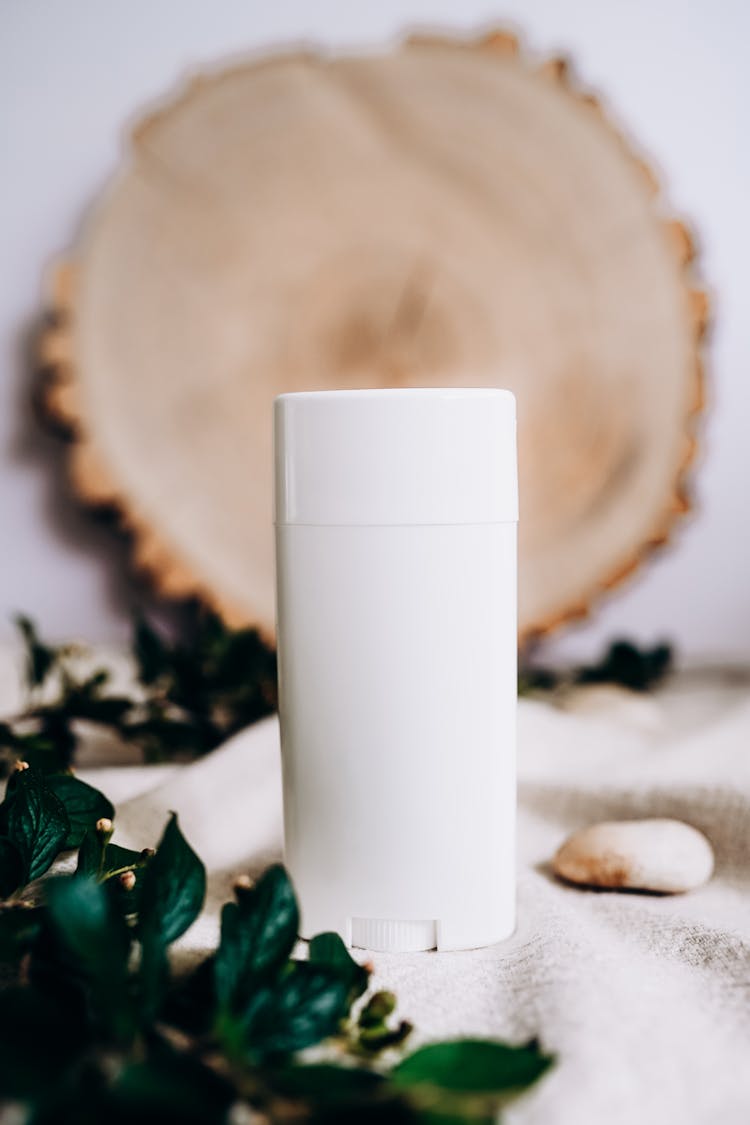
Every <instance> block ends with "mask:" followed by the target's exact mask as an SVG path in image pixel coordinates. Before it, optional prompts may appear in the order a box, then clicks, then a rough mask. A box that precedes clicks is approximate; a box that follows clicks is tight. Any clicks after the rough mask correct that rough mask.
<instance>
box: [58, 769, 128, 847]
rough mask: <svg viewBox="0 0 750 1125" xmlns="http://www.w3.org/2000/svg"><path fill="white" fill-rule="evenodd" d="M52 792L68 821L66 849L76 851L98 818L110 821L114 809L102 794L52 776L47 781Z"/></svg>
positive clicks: (67, 777) (80, 783) (66, 775)
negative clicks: (63, 808) (60, 803)
mask: <svg viewBox="0 0 750 1125" xmlns="http://www.w3.org/2000/svg"><path fill="white" fill-rule="evenodd" d="M47 784H48V785H49V787H50V789H51V790H52V792H53V793H54V794H55V795H56V796H57V797H59V798H60V800H61V801H62V803H63V805H64V806H65V811H66V812H67V814H68V819H69V821H70V830H69V831H68V835H67V838H66V840H65V847H66V848H77V847H79V845H80V844H81V842H82V840H83V837H84V836H85V835H86V831H87V830H88V829H93V828H94V825H95V824H96V822H97V820H100V819H101V817H108V818H110V819H111V818H112V817H113V816H114V815H115V810H114V805H113V804H112V802H111V801H108V800H107V798H106V797H105V796H104V794H103V793H100V792H99V790H98V789H94V787H93V785H87V784H86V782H85V781H81V780H80V779H79V778H77V777H73V776H72V775H71V774H69V773H60V774H54V775H52V776H50V777H48V778H47Z"/></svg>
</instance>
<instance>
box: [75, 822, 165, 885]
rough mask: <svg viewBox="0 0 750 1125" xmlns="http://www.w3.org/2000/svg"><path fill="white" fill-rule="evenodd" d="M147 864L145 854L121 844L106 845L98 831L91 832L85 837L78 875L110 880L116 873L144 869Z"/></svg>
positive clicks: (79, 854) (77, 869) (80, 852)
mask: <svg viewBox="0 0 750 1125" xmlns="http://www.w3.org/2000/svg"><path fill="white" fill-rule="evenodd" d="M147 862H148V857H147V855H146V854H144V852H136V851H132V850H131V849H130V848H121V847H120V846H119V844H105V843H104V840H103V838H102V837H101V836H99V834H98V833H97V832H96V831H92V830H89V831H88V832H87V833H86V834H85V836H84V837H83V841H82V843H81V847H80V849H79V852H78V866H77V867H76V875H88V876H90V877H91V878H94V879H99V880H102V879H108V878H109V877H110V876H111V875H113V874H115V873H117V874H119V873H120V872H122V871H130V870H134V869H136V868H139V867H144V866H145V865H146V863H147Z"/></svg>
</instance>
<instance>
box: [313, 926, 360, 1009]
mask: <svg viewBox="0 0 750 1125" xmlns="http://www.w3.org/2000/svg"><path fill="white" fill-rule="evenodd" d="M310 962H311V964H314V965H327V966H328V967H329V968H331V969H334V970H335V971H336V972H338V973H340V974H341V977H342V979H343V980H345V981H346V983H347V986H348V988H349V996H350V999H352V1000H356V998H357V997H358V996H361V995H362V993H363V992H364V991H365V989H366V988H367V982H368V980H369V979H370V974H369V973H368V971H367V969H365V968H364V967H363V966H362V965H360V964H359V963H358V962H357V961H355V960H354V958H353V957H352V955H351V954H350V952H349V950H348V949H347V948H346V946H345V945H344V943H343V941H342V940H341V938H340V937H339V935H338V934H335V933H324V934H316V936H315V937H314V938H312V940H311V941H310Z"/></svg>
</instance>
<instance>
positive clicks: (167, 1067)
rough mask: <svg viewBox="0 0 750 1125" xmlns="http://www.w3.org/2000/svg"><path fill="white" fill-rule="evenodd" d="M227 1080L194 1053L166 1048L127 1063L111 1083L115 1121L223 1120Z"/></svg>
mask: <svg viewBox="0 0 750 1125" xmlns="http://www.w3.org/2000/svg"><path fill="white" fill-rule="evenodd" d="M236 1096H237V1095H236V1092H235V1090H234V1088H233V1086H232V1085H231V1084H230V1083H229V1082H228V1081H227V1080H226V1079H225V1078H222V1077H220V1076H219V1075H218V1074H216V1073H215V1071H213V1070H210V1069H209V1068H208V1067H207V1066H204V1065H203V1063H201V1062H200V1061H199V1060H198V1059H195V1058H191V1057H190V1055H187V1054H177V1053H174V1052H172V1053H167V1052H164V1051H162V1052H161V1053H160V1054H159V1055H158V1056H156V1057H152V1058H149V1059H147V1060H146V1061H145V1062H137V1063H131V1064H130V1065H129V1066H127V1067H126V1068H125V1070H124V1071H123V1072H122V1074H121V1075H120V1076H119V1077H118V1079H117V1081H116V1082H115V1084H114V1087H113V1089H112V1104H113V1110H114V1114H115V1118H116V1120H117V1121H119V1122H123V1123H124V1122H126V1121H128V1122H135V1121H137V1122H139V1123H141V1125H143V1123H144V1122H145V1123H149V1122H160V1123H167V1122H179V1123H180V1125H223V1123H224V1122H226V1119H227V1111H228V1109H229V1106H230V1105H231V1103H232V1102H233V1101H234V1100H235V1099H236Z"/></svg>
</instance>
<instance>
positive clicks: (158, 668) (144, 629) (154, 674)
mask: <svg viewBox="0 0 750 1125" xmlns="http://www.w3.org/2000/svg"><path fill="white" fill-rule="evenodd" d="M133 653H134V655H135V659H136V662H137V664H138V673H139V676H140V680H141V683H143V684H153V683H155V682H156V680H158V679H159V677H160V676H162V675H164V673H165V672H167V671H168V670H169V666H170V657H169V649H168V648H167V646H166V645H165V644H164V642H163V641H162V639H161V637H160V636H159V634H158V633H157V632H156V631H155V630H154V629H152V628H151V626H150V625H149V623H148V622H147V621H146V619H145V618H144V617H138V618H137V619H136V623H135V636H134V638H133Z"/></svg>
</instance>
